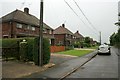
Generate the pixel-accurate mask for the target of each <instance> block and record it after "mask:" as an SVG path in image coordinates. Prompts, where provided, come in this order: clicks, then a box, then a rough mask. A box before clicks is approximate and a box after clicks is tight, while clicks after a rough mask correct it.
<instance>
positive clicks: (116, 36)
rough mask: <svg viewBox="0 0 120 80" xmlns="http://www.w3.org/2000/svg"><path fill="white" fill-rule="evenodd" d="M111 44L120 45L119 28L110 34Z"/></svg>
mask: <svg viewBox="0 0 120 80" xmlns="http://www.w3.org/2000/svg"><path fill="white" fill-rule="evenodd" d="M110 45H111V46H117V47H120V29H118V32H117V33H113V34H112V35H111V36H110Z"/></svg>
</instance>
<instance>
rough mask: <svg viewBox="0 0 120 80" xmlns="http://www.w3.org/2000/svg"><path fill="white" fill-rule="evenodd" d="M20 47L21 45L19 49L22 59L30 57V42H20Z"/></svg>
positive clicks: (25, 59)
mask: <svg viewBox="0 0 120 80" xmlns="http://www.w3.org/2000/svg"><path fill="white" fill-rule="evenodd" d="M19 47H20V50H19V54H20V60H22V61H27V60H28V59H29V56H28V54H29V53H28V43H27V42H26V41H23V42H20V45H19ZM31 57H32V56H31Z"/></svg>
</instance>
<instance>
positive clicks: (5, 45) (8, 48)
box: [1, 38, 20, 59]
mask: <svg viewBox="0 0 120 80" xmlns="http://www.w3.org/2000/svg"><path fill="white" fill-rule="evenodd" d="M1 40H2V46H1V48H2V57H3V58H6V59H7V58H11V57H12V58H15V59H19V41H20V39H13V38H12V39H1Z"/></svg>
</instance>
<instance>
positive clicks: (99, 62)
mask: <svg viewBox="0 0 120 80" xmlns="http://www.w3.org/2000/svg"><path fill="white" fill-rule="evenodd" d="M66 78H89V79H90V78H109V79H110V80H112V78H114V79H115V78H116V79H117V78H118V55H117V53H116V49H115V48H111V55H110V56H109V55H97V56H96V57H95V58H93V59H92V60H91V61H89V62H88V63H87V64H85V65H84V66H82V67H81V68H80V69H78V70H77V71H76V72H74V73H72V74H70V75H69V76H67V77H66ZM89 79H88V80H89ZM117 80H118V79H117Z"/></svg>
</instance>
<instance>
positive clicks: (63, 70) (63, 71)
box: [23, 51, 97, 79]
mask: <svg viewBox="0 0 120 80" xmlns="http://www.w3.org/2000/svg"><path fill="white" fill-rule="evenodd" d="M96 54H97V52H96V51H95V52H92V53H90V54H88V55H85V56H82V57H77V58H75V59H71V60H68V61H65V62H63V63H61V64H59V65H56V66H54V67H52V68H50V69H47V70H46V71H44V72H41V73H39V72H38V73H33V74H31V75H28V76H25V77H23V78H43V79H46V78H64V77H65V76H66V75H68V74H70V73H72V72H73V71H74V70H76V69H77V68H79V67H80V66H83V65H84V64H85V63H86V62H88V61H89V60H91V59H92V58H93V57H94V56H95V55H96Z"/></svg>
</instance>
